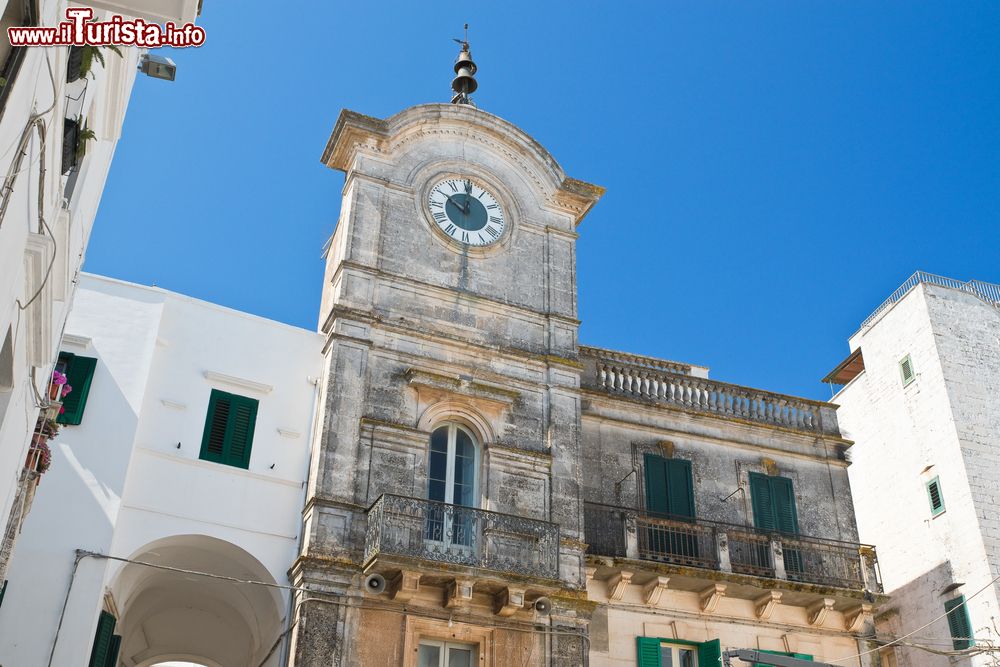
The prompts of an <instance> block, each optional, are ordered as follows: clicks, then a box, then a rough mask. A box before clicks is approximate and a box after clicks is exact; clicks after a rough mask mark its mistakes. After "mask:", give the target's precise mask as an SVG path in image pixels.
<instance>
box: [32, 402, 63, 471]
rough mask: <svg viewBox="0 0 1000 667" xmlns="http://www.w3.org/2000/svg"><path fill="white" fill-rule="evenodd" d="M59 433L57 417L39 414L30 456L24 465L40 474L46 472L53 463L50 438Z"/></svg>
mask: <svg viewBox="0 0 1000 667" xmlns="http://www.w3.org/2000/svg"><path fill="white" fill-rule="evenodd" d="M57 433H59V424H58V423H56V420H55V419H52V418H51V417H49V416H47V415H45V414H44V413H43V414H42V415H41V416H39V418H38V422H37V423H36V424H35V432H34V433H33V434H32V436H31V446H30V447H28V456H27V458H26V459H25V461H24V467H25V468H26V469H28V470H31V471H33V472H37V473H38V474H42V473H45V472H46V471H47V470H48V469H49V467H50V466H51V465H52V450H51V449H50V448H49V440H51V439H52V438H54V437H55V436H56V434H57Z"/></svg>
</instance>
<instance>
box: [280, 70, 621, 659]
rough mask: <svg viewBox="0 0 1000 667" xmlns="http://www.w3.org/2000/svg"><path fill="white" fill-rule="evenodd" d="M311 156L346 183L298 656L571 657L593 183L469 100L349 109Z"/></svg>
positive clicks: (296, 634) (295, 632)
mask: <svg viewBox="0 0 1000 667" xmlns="http://www.w3.org/2000/svg"><path fill="white" fill-rule="evenodd" d="M456 68H457V66H456ZM322 159H323V162H324V163H325V164H326V165H328V166H329V167H331V168H333V169H337V170H341V171H343V172H344V173H345V174H346V180H345V184H344V189H343V203H342V206H341V214H340V219H339V221H338V224H337V228H336V231H335V233H334V235H333V238H332V239H331V241H330V244H329V247H328V250H327V269H326V274H325V278H324V286H323V299H322V305H321V313H320V325H321V330H322V332H323V333H324V334H326V336H327V345H326V352H325V354H326V378H325V383H324V385H323V390H322V391H323V398H322V406H323V410H324V417H323V419H322V420H320V428H321V429H322V433H321V435H320V438H319V442H320V446H319V447H318V449H317V450H316V451H314V452H313V457H312V462H311V466H312V467H311V471H310V481H309V485H308V490H307V494H306V504H305V508H304V512H303V537H302V548H301V555H300V557H299V559H298V560H297V561H296V563H295V564H294V565H293V567H292V571H291V574H292V580H293V583H294V584H295V585H296V586H300V587H303V588H307V589H309V590H310V591H311V592H310V593H309V594H308V595H306V594H300V595H298V596H297V599H296V600H295V603H294V607H293V611H292V624H293V625H292V642H291V644H292V648H291V659H290V664H294V665H302V666H305V665H310V666H311V665H386V664H391V665H407V666H409V665H413V666H417V665H420V666H423V665H434V666H435V667H439V665H452V666H455V667H458V666H460V665H470V666H471V665H479V666H480V667H486V666H490V665H508V664H519V665H580V664H584V663H585V662H586V661H587V653H588V643H587V639H586V635H587V625H588V622H589V618H590V613H591V611H592V603H591V602H588V601H587V595H586V574H585V562H584V559H585V556H584V550H585V544H584V541H583V540H584V536H583V526H582V519H583V508H582V502H583V498H582V492H583V479H582V468H581V462H582V456H581V452H580V446H581V399H580V368H581V365H580V362H579V359H578V351H579V348H578V340H577V330H578V324H579V322H578V320H577V304H576V269H575V241H576V231H575V230H576V226H577V224H578V223H579V222H580V220H581V219H582V218H583V217H584V215H586V213H587V212H588V211H589V210H590V208H591V207H592V206H593V205H594V204H595V203H596V202H597V200H598V199H599V197H600V196H601V194H602V193H603V189H602V188H600V187H597V186H594V185H590V184H587V183H584V182H581V181H577V180H574V179H572V178H569V177H567V176H566V175H565V174H564V173H563V171H562V169H561V168H560V167H559V165H558V164H557V163H556V161H555V160H554V159H553V158H552V156H551V155H549V153H548V152H547V151H546V150H545V149H544V148H543V147H542V146H541V145H539V144H538V143H537V142H536V141H534V140H533V139H532V138H531V137H529V136H528V135H527V134H525V133H524V132H523V131H521V130H520V129H518V128H517V127H515V126H514V125H512V124H510V123H508V122H506V121H504V120H502V119H500V118H498V117H496V116H494V115H492V114H489V113H487V112H484V111H481V110H479V109H476V108H475V107H473V106H471V105H470V104H429V105H422V106H416V107H411V108H409V109H407V110H405V111H403V112H401V113H399V114H397V115H395V116H393V117H391V118H389V119H386V120H379V119H375V118H370V117H367V116H362V115H360V114H357V113H353V112H349V111H345V112H343V113H342V114H341V116H340V118H339V119H338V121H337V123H336V126H335V127H334V130H333V134H332V135H331V137H330V140H329V143H328V144H327V147H326V150H325V151H324V153H323V158H322Z"/></svg>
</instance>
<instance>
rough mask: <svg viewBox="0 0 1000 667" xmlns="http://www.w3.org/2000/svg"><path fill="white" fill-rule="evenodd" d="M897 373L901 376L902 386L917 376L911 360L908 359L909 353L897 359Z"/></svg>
mask: <svg viewBox="0 0 1000 667" xmlns="http://www.w3.org/2000/svg"><path fill="white" fill-rule="evenodd" d="M899 374H900V376H901V377H902V378H903V386H904V387H905V386H906V385H908V384H910V383H911V382H913V379H914V378H915V377H917V374H916V373H914V372H913V361H912V360H911V359H910V355H906V356H905V357H903V358H902V359H900V360H899Z"/></svg>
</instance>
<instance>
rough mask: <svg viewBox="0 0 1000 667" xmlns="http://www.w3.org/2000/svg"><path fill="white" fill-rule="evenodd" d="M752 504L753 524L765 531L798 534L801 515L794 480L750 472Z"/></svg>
mask: <svg viewBox="0 0 1000 667" xmlns="http://www.w3.org/2000/svg"><path fill="white" fill-rule="evenodd" d="M750 505H751V507H752V508H753V524H754V525H755V526H756V527H757V528H759V529H761V530H764V531H768V532H778V533H786V534H788V535H797V534H798V532H799V516H798V513H797V512H796V510H795V492H794V490H793V489H792V480H790V479H788V478H787V477H771V476H769V475H762V474H760V473H756V472H752V473H750Z"/></svg>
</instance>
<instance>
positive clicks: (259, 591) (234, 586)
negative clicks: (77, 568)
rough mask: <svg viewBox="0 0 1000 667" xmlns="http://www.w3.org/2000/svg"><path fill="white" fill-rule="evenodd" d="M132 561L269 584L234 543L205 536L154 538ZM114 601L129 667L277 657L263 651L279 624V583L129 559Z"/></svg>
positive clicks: (220, 666)
mask: <svg viewBox="0 0 1000 667" xmlns="http://www.w3.org/2000/svg"><path fill="white" fill-rule="evenodd" d="M130 560H134V561H136V560H137V561H144V562H148V563H155V564H156V565H162V566H166V567H171V568H178V569H183V570H191V571H197V572H208V573H211V574H215V575H222V576H226V577H234V578H236V579H241V580H250V581H263V582H267V583H274V579H273V578H272V577H271V575H270V574H269V573H268V571H267V569H266V568H265V567H264V566H263V565H261V563H260V562H259V561H258V560H257V559H256V558H254V557H253V556H252V555H250V554H249V553H247V552H246V551H244V550H243V549H241V548H240V547H237V546H236V545H234V544H231V543H229V542H226V541H224V540H219V539H216V538H214V537H208V536H205V535H177V536H173V537H168V538H164V539H162V540H157V541H155V542H151V543H149V544H147V545H146V546H144V547H142V548H141V549H139V550H138V551H137V552H135V553H134V554H133V555H132V556H131V558H130ZM112 590H113V592H114V598H115V600H116V601H117V603H118V606H119V620H118V630H117V631H118V632H119V634H121V637H122V643H121V652H120V654H119V655H120V660H121V661H122V662H123V663H124V664H125V665H128V667H153V666H154V665H157V666H161V667H164V666H165V665H171V667H172V666H173V665H177V664H178V663H180V664H184V663H189V664H192V663H193V666H198V665H200V666H202V667H257V666H258V665H261V664H264V660H265V658H267V663H266V664H268V665H270V664H272V663H273V664H277V651H275V652H274V653H273V654H271V655H270V657H268V654H269V653H270V652H271V649H272V647H273V646H274V643H275V641H276V640H277V639H278V637H279V635H280V634H281V632H282V629H283V621H284V619H283V616H284V614H283V602H282V596H281V593H280V591H279V590H278V589H276V588H271V587H268V586H261V585H255V584H242V583H237V582H233V581H225V580H222V579H213V578H210V577H205V576H199V575H193V574H186V573H182V572H175V571H170V570H163V569H158V568H153V567H149V566H146V565H139V564H137V563H126V564H125V565H124V566H123V567H122V569H121V570H120V571H119V573H118V575H117V576H116V578H115V581H114V585H113V586H112Z"/></svg>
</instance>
